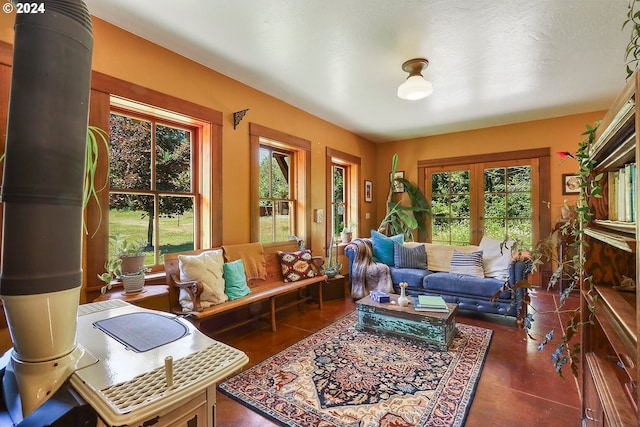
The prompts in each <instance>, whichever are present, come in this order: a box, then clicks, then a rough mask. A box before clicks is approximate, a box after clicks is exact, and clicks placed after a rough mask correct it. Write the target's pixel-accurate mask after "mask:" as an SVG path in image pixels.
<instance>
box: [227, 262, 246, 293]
mask: <svg viewBox="0 0 640 427" xmlns="http://www.w3.org/2000/svg"><path fill="white" fill-rule="evenodd" d="M223 268H224V276H223V277H224V293H225V294H227V296H228V297H229V301H231V300H234V299H238V298H240V297H243V296H245V295H248V294H249V292H250V291H251V290H250V289H249V286H248V285H247V276H246V274H245V273H244V262H242V260H241V259H238V260H235V261H231V262H225V263H224V266H223Z"/></svg>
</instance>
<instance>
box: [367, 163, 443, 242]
mask: <svg viewBox="0 0 640 427" xmlns="http://www.w3.org/2000/svg"><path fill="white" fill-rule="evenodd" d="M397 167H398V153H395V154H394V155H393V158H392V159H391V174H390V176H391V179H390V181H389V195H388V196H387V213H386V214H385V216H384V218H383V219H382V221H381V222H380V226H379V227H378V232H379V233H382V234H384V235H385V236H392V235H396V234H403V235H404V237H405V239H407V240H415V239H414V237H415V236H414V234H413V232H414V230H416V229H417V230H418V232H419V233H420V232H421V233H426V230H427V228H426V216H427V215H429V216H430V215H431V206H429V202H428V201H427V199H426V198H425V197H424V194H422V191H420V189H419V188H418V187H416V186H415V185H413V184H412V183H411V182H409V181H408V180H407V179H405V178H399V177H396V176H395V175H396V169H397ZM397 184H402V185H404V189H405V192H406V193H407V194H408V195H409V202H410V204H409V206H404V205H402V203H401V202H400V201H396V200H394V197H395V194H396V193H394V192H393V189H394V188H395V187H396V185H397ZM398 194H400V193H398ZM411 214H413V215H411Z"/></svg>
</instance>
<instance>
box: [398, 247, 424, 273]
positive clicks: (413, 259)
mask: <svg viewBox="0 0 640 427" xmlns="http://www.w3.org/2000/svg"><path fill="white" fill-rule="evenodd" d="M393 266H394V267H395V268H420V269H422V270H426V269H427V251H426V249H425V247H424V245H418V246H414V247H408V246H405V245H401V244H400V243H398V242H394V243H393Z"/></svg>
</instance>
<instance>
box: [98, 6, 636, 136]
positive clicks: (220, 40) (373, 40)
mask: <svg viewBox="0 0 640 427" xmlns="http://www.w3.org/2000/svg"><path fill="white" fill-rule="evenodd" d="M85 1H86V3H87V5H88V7H89V9H90V11H91V13H92V14H94V15H96V16H98V17H100V18H102V19H104V20H106V21H108V22H111V23H113V24H115V25H116V26H118V27H121V28H124V29H126V30H128V31H130V32H132V33H135V34H137V35H139V36H141V37H143V38H146V39H148V40H151V41H153V42H155V43H157V44H159V45H162V46H164V47H166V48H168V49H170V50H173V51H175V52H178V53H180V54H181V55H183V56H185V57H187V58H190V59H192V60H194V61H197V62H199V63H201V64H203V65H205V66H207V67H209V68H212V69H214V70H216V71H218V72H221V73H222V74H225V75H227V76H230V77H232V78H234V79H236V80H238V81H240V82H243V83H245V84H247V85H249V86H251V87H254V88H256V89H258V90H260V91H263V92H265V93H268V94H270V95H272V96H275V97H277V98H279V99H282V100H283V101H285V102H288V103H290V104H292V105H295V106H297V107H299V108H301V109H303V110H305V111H308V112H310V113H312V114H314V115H316V116H318V117H321V118H323V119H325V120H328V121H330V122H332V123H335V124H337V125H339V126H342V127H344V128H346V129H349V130H351V131H353V132H355V133H357V134H359V135H362V136H363V137H365V138H368V139H370V140H372V141H375V142H385V141H392V140H399V139H406V138H412V137H416V136H423V135H434V134H440V133H448V132H453V131H461V130H468V129H475V128H482V127H488V126H496V125H502V124H508V123H514V122H521V121H527V120H537V119H543V118H549V117H558V116H563V115H568V114H575V113H581V112H587V111H595V110H601V109H606V108H607V107H608V105H609V103H610V102H611V101H612V100H613V98H614V97H615V95H616V93H617V92H618V90H619V89H620V88H621V87H622V85H623V84H624V81H625V77H626V72H625V63H624V50H625V47H626V43H627V41H628V38H629V31H628V29H627V30H625V31H624V32H623V30H621V26H622V23H623V21H624V20H625V18H626V11H627V1H626V0H533V1H532V0H526V1H524V0H234V1H231V0H181V1H176V0H135V1H131V0H85ZM414 57H426V58H428V59H429V61H430V65H429V67H428V68H427V70H426V71H425V72H424V73H423V74H424V75H425V77H426V78H427V79H428V80H430V81H431V82H433V86H434V93H433V95H432V96H430V97H428V98H425V99H423V100H420V101H404V100H401V99H399V98H397V96H396V90H397V87H398V85H399V84H400V83H402V82H403V81H404V79H405V78H406V77H407V74H406V73H404V72H403V71H402V69H401V65H402V63H403V62H404V61H405V60H407V59H410V58H414Z"/></svg>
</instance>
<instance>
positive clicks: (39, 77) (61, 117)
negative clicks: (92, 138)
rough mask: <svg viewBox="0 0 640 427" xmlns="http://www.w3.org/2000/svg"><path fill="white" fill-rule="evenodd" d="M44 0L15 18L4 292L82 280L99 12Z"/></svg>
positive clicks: (74, 0) (74, 1)
mask: <svg viewBox="0 0 640 427" xmlns="http://www.w3.org/2000/svg"><path fill="white" fill-rule="evenodd" d="M18 3H21V2H20V1H18ZM25 3H26V2H25ZM44 4H45V12H44V13H29V14H17V15H16V22H15V42H14V52H13V70H12V76H11V92H10V99H9V116H8V124H7V147H6V158H5V166H4V179H3V184H2V202H3V206H4V228H3V236H2V237H3V241H2V273H1V275H0V294H1V295H3V296H4V295H35V294H42V293H49V292H55V291H61V290H66V289H71V288H74V287H79V286H81V284H82V270H81V266H82V252H81V251H82V214H83V213H82V197H83V191H82V189H83V182H84V178H83V177H84V167H85V149H86V148H85V147H86V137H87V119H88V110H89V108H88V104H89V91H90V85H91V57H92V52H93V35H92V26H91V18H90V16H89V12H88V10H87V8H86V6H85V5H84V3H83V2H82V1H81V0H49V1H45V2H44Z"/></svg>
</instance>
